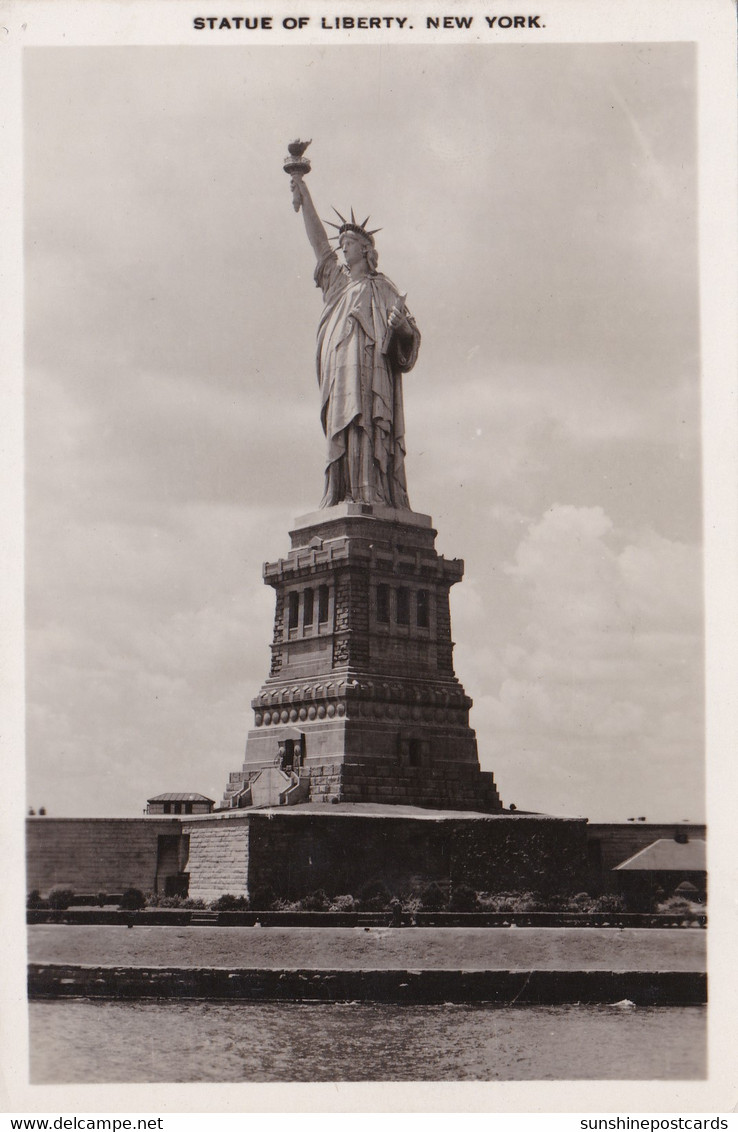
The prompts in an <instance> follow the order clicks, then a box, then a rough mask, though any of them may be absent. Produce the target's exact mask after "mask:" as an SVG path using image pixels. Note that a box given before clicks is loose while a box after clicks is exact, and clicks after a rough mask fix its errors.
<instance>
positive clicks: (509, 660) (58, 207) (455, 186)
mask: <svg viewBox="0 0 738 1132" xmlns="http://www.w3.org/2000/svg"><path fill="white" fill-rule="evenodd" d="M695 109H696V108H695V55H694V48H693V46H691V45H690V44H688V43H684V44H679V43H672V44H623V45H619V44H601V45H556V44H543V45H530V46H529V45H525V46H520V45H505V46H502V45H485V46H478V47H477V46H469V45H466V46H448V45H443V46H439V47H422V46H418V45H415V46H399V45H398V46H387V45H384V46H381V47H380V46H377V47H372V46H351V45H342V46H340V47H330V48H327V47H323V48H321V47H307V46H305V47H294V48H287V47H267V46H263V47H258V48H256V47H252V48H249V47H248V46H245V47H240V46H239V47H229V48H228V49H227V50H224V49H219V48H217V47H194V48H192V47H146V48H141V47H116V48H92V47H84V48H72V47H65V48H63V49H61V48H32V49H29V50H27V51H26V52H25V60H24V147H25V148H24V163H25V165H24V168H25V203H24V208H25V287H26V406H25V413H26V540H27V542H26V565H27V593H26V603H27V639H26V657H27V744H28V765H27V788H28V804H29V805H30V806H34V807H36V808H38V807H39V806H45V807H46V809H47V810H48V811H49V812H50V813H52V814H56V815H70V816H71V815H80V816H87V815H102V816H106V815H111V816H115V815H121V816H127V815H136V814H138V813H140V812H141V811H142V809H143V808H144V807H145V804H146V799H147V798H148V797H151V796H152V795H155V794H157V793H160V792H163V791H169V790H195V791H199V792H201V793H204V794H206V795H208V796H209V797H212V798H214V799H219V798H220V796H221V795H222V792H223V789H224V786H225V783H226V781H227V778H228V774H229V772H230V771H233V770H237V769H240V766H241V763H242V760H243V747H244V742H245V736H246V733H247V731H248V729H249V727H250V726H251V720H252V712H251V709H250V706H249V705H250V701H251V699H252V697H253V696H255V695H256V694H257V692H258V690H259V688H260V686H261V684H262V683H263V681H264V679H265V677H266V675H267V671H268V664H269V643H270V641H271V635H272V617H273V600H274V599H273V592H272V591H271V590H270V589H269V588H268V587H266V586H264V585H263V583H262V581H261V566H262V563H263V562H264V561H271V560H274V559H276V558H279V557H280V556H283V555H284V554H286V552H287V550H288V548H289V539H288V531H289V529H290V526H291V523H292V520H293V519H294V518H295V517H296V516H299V515H302V514H305V513H307V512H310V511H313V510H315V508H316V507H317V504H318V502H319V500H320V497H321V494H322V469H323V437H322V432H321V428H320V423H319V404H318V390H317V383H316V378H315V366H314V342H315V331H316V327H317V321H318V318H319V315H320V309H321V301H320V293H319V291H318V290H317V289H316V288H315V286H314V283H313V279H312V273H313V266H314V263H313V257H312V252H311V250H310V247H309V245H308V243H307V240H306V238H305V233H304V229H303V226H302V219H301V217H300V216H298V215H296V214H295V213H294V211H293V209H292V204H291V196H290V192H289V184H288V178H287V176H286V175H285V173H284V172H283V170H282V162H283V159H284V156H285V153H286V144H287V142H288V141H290V140H292V139H293V138H295V137H303V138H312V139H313V142H312V145H311V147H310V150H309V156H310V157H311V159H312V163H313V171H312V172H311V173H310V175H309V186H310V188H311V191H312V193H313V197H314V199H315V201H316V204H317V206H318V210H319V212H320V214H321V215H322V216H323V217H326V218H330V217H331V215H332V212H331V208H332V206H335V207H336V208H337V209H339V211H341V212H342V213H344V214H345V213H346V211H347V210H348V209H350V208H352V207H353V208H354V209H355V211H356V213H357V215H360V218H361V219H363V217H364V216H366V215H367V213H369V214H370V215H371V223H370V227H373V228H381V232H379V233H378V235H377V246H378V250H379V255H380V270H383V271H385V272H386V273H387V274H388V275H389V277H390V278H391V279H392V280H393V281H394V282H395V283H396V284H397V286H398V287H399V288H400V290H401V291H403V292H404V291H407V293H408V299H407V303H408V307H409V308H410V310H411V312H412V313H413V315H414V316H415V318H416V320H417V322H418V325H419V327H420V330H421V333H422V336H423V342H422V347H421V353H420V358H419V361H418V364H417V365H416V367H415V369H414V370H413V372H412V373H411V374H410V375H408V377H407V378H406V380H405V415H406V424H407V429H406V432H407V445H408V457H407V474H408V483H409V491H410V500H411V504H412V506H413V509H414V510H416V511H420V512H423V513H425V514H429V515H431V516H432V517H433V521H434V525H435V527H436V528H437V530H438V539H437V547H438V550H439V552H440V553H443V554H445V555H446V556H447V557H458V558H462V559H464V561H465V564H466V573H465V578H464V581H463V582H462V583H461V584H460V585H458V586H456V587H455V588H454V590H452V619H453V635H454V640H455V642H456V645H455V654H454V655H455V668H456V673H457V676H458V677H459V679H460V680H461V682H462V684H463V685H464V687H465V689H466V691H467V693H468V694H469V695H470V696H471V697H472V699H473V700H474V707H473V708H472V712H471V724H472V726H473V727H474V728H475V729H476V732H477V739H478V744H479V755H480V762H481V765H482V767H483V769H485V770H492V771H494V773H495V776H496V781H497V784H498V788H499V791H500V794H501V796H502V798H503V801H504V802H505V804H509V803H510V802H514V803H515V804H516V805H517V806H518V808H520V809H529V810H536V811H542V812H546V813H553V814H561V815H572V816H579V815H582V816H586V817H589V818H590V819H591V820H595V821H597V820H600V821H602V820H624V819H626V818H627V817H631V816H647V817H648V818H649V820H654V821H671V820H681V819H685V818H688V819H690V820H692V821H699V820H702V819H703V818H704V802H703V790H704V782H703V778H704V772H703V747H704V738H703V727H704V723H703V703H702V701H703V632H702V578H701V561H702V559H701V548H700V541H701V521H702V520H701V486H700V456H701V453H700V417H699V411H700V402H699V397H700V342H699V325H698V300H699V295H698V286H697V283H698V278H697V238H696V220H697V218H696V207H697V205H696V168H695V162H696V148H697V147H696V125H695Z"/></svg>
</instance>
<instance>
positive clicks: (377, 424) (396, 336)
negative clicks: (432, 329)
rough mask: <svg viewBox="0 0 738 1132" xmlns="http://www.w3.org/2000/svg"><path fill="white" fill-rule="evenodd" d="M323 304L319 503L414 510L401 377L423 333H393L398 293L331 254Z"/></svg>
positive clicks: (323, 274) (323, 269)
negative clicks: (322, 446)
mask: <svg viewBox="0 0 738 1132" xmlns="http://www.w3.org/2000/svg"><path fill="white" fill-rule="evenodd" d="M315 282H316V285H317V286H318V287H320V288H321V290H322V292H323V300H324V302H325V308H324V310H323V315H322V317H321V320H320V325H319V327H318V349H317V370H318V382H319V385H320V398H321V403H320V404H321V407H320V417H321V422H322V425H323V431H324V432H325V435H326V442H327V452H326V468H325V494H324V496H323V499H322V501H321V504H320V506H321V507H330V506H332V505H333V504H335V503H341V502H342V501H343V500H351V501H353V502H355V503H382V504H384V505H385V506H388V507H397V508H402V509H404V510H409V509H410V503H409V500H408V497H407V481H406V479H405V418H404V412H403V407H402V375H403V373H407V372H408V370H411V369H412V368H413V366H414V365H415V361H416V359H417V356H418V350H419V348H420V333H419V331H418V328H417V326H416V325H415V322H414V321H413V319H411V318H410V316H409V315H408V316H407V318H408V322H409V324H410V327H411V333H410V334H407V333H405V334H401V333H399V332H398V331H397V330H395V332H394V333H392V334H388V329H389V327H388V322H387V319H388V317H389V313H390V311H391V310H392V307H393V306H394V305H395V304H396V303H398V302H400V293H399V291H398V290H397V288H396V287H395V285H394V283H391V282H390V280H389V279H387V277H386V276H384V275H380V274H376V275H365V276H361V277H360V278H358V279H352V278H351V275H350V273H349V270H348V268H347V267H345V266H343V265H341V264H339V262H338V258H337V256H336V253H335V252H334V251H331V252H330V253H326V255H325V256H324V257H323V258H322V259H321V261H320V263H319V264H318V266H317V268H316V270H315Z"/></svg>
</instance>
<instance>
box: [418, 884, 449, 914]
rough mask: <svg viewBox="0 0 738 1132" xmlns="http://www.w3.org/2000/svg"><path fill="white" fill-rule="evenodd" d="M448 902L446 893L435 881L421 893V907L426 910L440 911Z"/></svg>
mask: <svg viewBox="0 0 738 1132" xmlns="http://www.w3.org/2000/svg"><path fill="white" fill-rule="evenodd" d="M447 904H448V897H447V896H446V893H445V892H444V891H443V889H442V888H440V887H439V886H438V885H437V884H436V883H435V881H433V883H432V884H429V885H428V886H427V887H426V888H424V889H423V891H422V892H421V894H420V907H421V908H422V910H423V911H424V912H440V911H441V910H442V909H443V908H445V907H446V906H447Z"/></svg>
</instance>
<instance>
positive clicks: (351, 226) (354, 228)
mask: <svg viewBox="0 0 738 1132" xmlns="http://www.w3.org/2000/svg"><path fill="white" fill-rule="evenodd" d="M331 207H333V206H331ZM333 211H334V212H335V214H336V216H337V217H338V219H339V220H340V221H341V223H340V224H334V223H333V221H332V220H326V224H330V226H331V228H336V229H337V231H336V235H335V236H331V237H330V239H331V240H340V239H341V236H342V235H343V234H344V232H356V234H357V236H363V238H364V239H365V240H368V241H369V243H370V244H371V245H372V246H374V233H375V232H381V231H382V229H381V228H372V229H371V230H369V229H368V228H367V224H368V223H369V217H368V216H367V218H366V220H364V221H362V223H361V224H358V223H357V221H356V217H355V216H354V210H353V208H352V209H351V219H350V220H347V219H346V217H345V216H341V213H340V212H339V211H338V209H337V208H333Z"/></svg>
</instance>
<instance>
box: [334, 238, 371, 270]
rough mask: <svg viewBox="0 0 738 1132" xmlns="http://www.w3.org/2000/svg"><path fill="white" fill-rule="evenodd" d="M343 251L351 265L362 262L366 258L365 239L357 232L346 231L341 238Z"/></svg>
mask: <svg viewBox="0 0 738 1132" xmlns="http://www.w3.org/2000/svg"><path fill="white" fill-rule="evenodd" d="M339 242H340V245H341V251H342V252H343V257H344V259H345V260H346V263H347V264H348V266H349V267H353V266H354V264H356V263H361V261H362V260H363V258H364V247H365V241H364V240H362V238H361V236H358V235H357V234H356V232H344V233H343V235H342V236H341V239H340V241H339Z"/></svg>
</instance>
